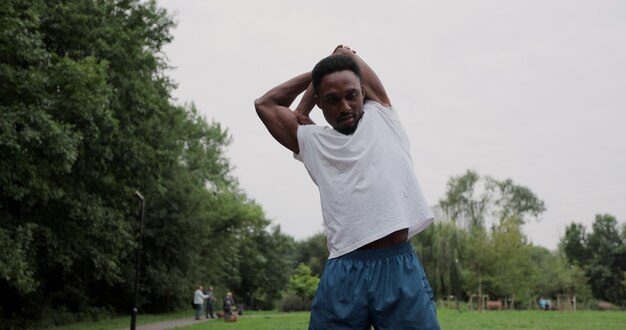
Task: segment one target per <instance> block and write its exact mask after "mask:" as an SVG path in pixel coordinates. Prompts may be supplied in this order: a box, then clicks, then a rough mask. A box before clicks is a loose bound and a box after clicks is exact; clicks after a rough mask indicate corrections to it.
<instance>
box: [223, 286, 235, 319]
mask: <svg viewBox="0 0 626 330" xmlns="http://www.w3.org/2000/svg"><path fill="white" fill-rule="evenodd" d="M233 306H235V300H234V299H233V294H232V293H231V292H228V293H227V294H226V297H224V320H225V321H229V320H230V315H231V314H232V313H233Z"/></svg>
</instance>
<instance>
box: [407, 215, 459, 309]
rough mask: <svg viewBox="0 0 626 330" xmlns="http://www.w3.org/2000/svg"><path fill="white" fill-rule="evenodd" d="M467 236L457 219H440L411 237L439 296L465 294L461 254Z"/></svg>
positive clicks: (435, 292) (434, 291)
mask: <svg viewBox="0 0 626 330" xmlns="http://www.w3.org/2000/svg"><path fill="white" fill-rule="evenodd" d="M466 236H467V235H466V233H465V232H464V231H463V230H462V229H461V228H458V227H457V226H456V225H455V224H454V223H452V222H439V221H438V222H435V223H434V224H433V225H431V226H430V227H429V228H428V229H426V230H424V231H423V232H421V233H420V234H419V235H417V236H415V237H414V238H413V239H412V241H413V246H414V247H415V251H416V253H417V255H418V256H419V258H420V261H421V262H422V265H423V267H424V269H425V270H426V274H427V276H428V279H429V281H430V284H431V286H432V289H433V293H434V294H435V296H436V297H447V296H455V297H457V299H462V298H463V283H462V282H461V271H462V270H461V260H460V259H461V257H460V254H461V252H462V249H463V245H464V242H465V239H466Z"/></svg>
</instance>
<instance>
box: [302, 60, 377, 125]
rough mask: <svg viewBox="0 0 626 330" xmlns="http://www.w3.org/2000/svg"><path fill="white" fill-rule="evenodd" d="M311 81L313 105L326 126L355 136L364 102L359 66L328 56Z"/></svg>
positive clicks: (320, 63)
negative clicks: (322, 115) (321, 113)
mask: <svg viewBox="0 0 626 330" xmlns="http://www.w3.org/2000/svg"><path fill="white" fill-rule="evenodd" d="M312 79H313V89H314V90H315V101H316V103H317V106H318V107H319V108H320V109H322V112H323V113H324V118H326V121H327V122H328V124H330V126H332V127H333V128H334V129H335V130H337V131H338V132H340V133H343V134H352V133H354V131H355V130H356V127H357V124H358V122H359V119H361V116H362V115H363V100H364V98H365V94H364V92H363V86H362V85H361V71H360V70H359V66H358V64H357V63H356V62H355V61H354V60H353V59H351V58H350V57H347V56H343V55H331V56H329V57H327V58H325V59H323V60H321V61H320V62H319V63H317V65H315V67H314V68H313V72H312Z"/></svg>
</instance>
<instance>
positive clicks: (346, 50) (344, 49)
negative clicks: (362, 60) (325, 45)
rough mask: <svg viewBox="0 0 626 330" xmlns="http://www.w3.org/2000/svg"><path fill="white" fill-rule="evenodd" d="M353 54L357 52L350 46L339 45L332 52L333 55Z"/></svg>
mask: <svg viewBox="0 0 626 330" xmlns="http://www.w3.org/2000/svg"><path fill="white" fill-rule="evenodd" d="M352 54H356V51H355V50H352V49H350V46H344V45H338V46H337V47H335V50H333V52H332V53H331V55H345V56H350V55H352Z"/></svg>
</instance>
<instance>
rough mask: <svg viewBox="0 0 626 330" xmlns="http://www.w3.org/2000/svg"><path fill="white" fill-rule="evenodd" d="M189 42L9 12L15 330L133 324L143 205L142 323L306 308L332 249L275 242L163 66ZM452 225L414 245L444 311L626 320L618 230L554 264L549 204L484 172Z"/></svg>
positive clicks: (5, 213)
mask: <svg viewBox="0 0 626 330" xmlns="http://www.w3.org/2000/svg"><path fill="white" fill-rule="evenodd" d="M173 26H174V22H173V21H172V18H171V17H170V16H169V15H168V13H167V12H166V11H165V10H164V9H161V8H159V7H158V6H157V4H156V2H155V1H139V0H93V1H79V0H64V1H54V2H51V1H44V0H34V1H31V0H28V1H26V0H8V1H2V2H1V3H0V155H2V157H0V249H1V250H2V253H1V254H0V293H1V294H0V325H2V326H1V327H5V328H23V327H27V326H34V327H43V326H45V325H47V324H63V323H70V322H75V321H80V320H93V319H98V318H102V317H107V316H110V315H115V314H128V313H129V312H130V309H131V307H132V296H133V284H134V283H133V282H134V276H135V262H136V257H137V251H138V241H139V239H138V238H139V237H138V235H139V220H138V215H139V203H138V201H137V199H136V198H135V197H134V193H135V192H136V191H139V192H141V194H143V195H144V196H145V203H146V204H145V211H146V212H145V220H144V223H145V227H144V230H143V248H142V250H141V251H142V252H141V260H142V262H141V267H140V277H139V294H138V307H139V311H140V313H148V312H149V313H158V312H167V311H174V310H180V309H182V308H188V304H189V300H190V297H191V295H192V293H193V290H194V289H195V288H196V287H197V286H198V285H204V286H205V287H206V286H208V285H212V286H214V287H215V288H216V294H217V295H218V296H219V295H223V294H224V293H225V292H226V291H232V292H233V293H234V294H235V297H236V299H237V301H238V302H239V303H245V304H246V305H247V307H250V308H255V309H270V308H274V307H276V306H277V305H278V304H279V303H280V304H281V306H283V307H284V308H285V309H291V308H292V307H290V306H293V308H306V306H307V301H308V300H310V298H311V296H312V295H313V293H314V290H313V289H312V288H314V287H315V286H316V283H317V282H316V281H317V280H316V279H317V278H319V276H320V275H321V273H322V271H323V267H324V263H325V261H326V259H327V257H328V251H327V249H326V238H325V236H324V235H323V234H317V235H314V236H312V237H311V238H309V239H307V240H303V241H295V240H294V239H293V237H291V236H289V235H286V234H284V233H282V232H281V230H280V227H279V226H275V225H272V223H271V221H270V220H269V219H268V218H267V217H266V216H265V214H264V212H263V210H262V207H261V206H260V205H258V204H257V203H255V201H254V200H253V199H251V198H250V197H249V196H247V195H246V194H245V192H244V191H242V190H241V188H240V187H239V186H238V184H237V180H236V178H235V177H233V175H232V172H231V169H232V166H231V164H230V162H229V160H228V159H227V158H226V156H225V151H226V148H227V147H228V145H229V143H230V142H231V139H232V137H231V136H230V134H229V133H228V131H227V129H225V128H223V127H222V126H221V125H220V124H219V123H218V122H215V121H207V120H206V119H205V118H203V117H202V116H200V115H199V114H198V111H197V109H196V107H195V106H194V105H193V104H185V105H180V104H176V103H175V102H173V100H172V97H171V92H172V91H173V89H174V88H175V87H176V86H175V83H174V82H173V81H171V80H170V79H169V77H168V76H167V74H166V71H167V69H168V64H167V61H166V60H165V57H164V55H163V53H162V52H161V49H162V47H163V46H164V45H165V44H167V43H169V42H170V41H171V40H172V36H171V34H170V30H171V29H172V28H173ZM437 210H438V218H439V219H443V220H445V221H437V222H436V223H435V225H433V226H431V228H430V229H428V230H426V231H424V232H423V233H421V234H419V235H418V236H416V237H415V238H414V239H413V244H414V246H415V247H416V250H417V252H418V255H419V256H420V258H421V259H422V262H423V263H424V267H425V268H426V271H427V274H429V277H430V278H431V284H432V286H433V289H434V291H435V293H436V295H437V296H438V297H440V298H443V297H449V296H455V297H458V299H459V300H461V299H466V298H467V297H468V296H470V295H471V294H473V293H476V292H485V293H488V294H489V295H490V296H493V297H511V298H513V299H514V300H515V301H517V302H524V301H527V300H529V299H532V297H533V296H535V295H537V294H539V293H542V294H545V295H549V294H553V293H556V292H572V293H576V294H577V295H578V296H579V297H581V298H585V299H587V298H589V299H591V298H592V297H595V298H598V299H605V300H608V301H611V302H614V303H618V304H620V303H621V304H623V301H624V286H625V283H624V274H623V270H624V269H625V265H624V259H625V258H624V241H625V237H626V233H625V231H624V229H623V228H622V229H621V231H620V229H619V228H618V227H617V222H616V219H615V218H613V217H611V216H610V215H602V216H599V219H601V220H598V219H596V222H597V223H598V224H597V225H596V224H595V223H594V227H593V232H590V233H586V232H585V231H584V227H582V225H577V224H572V226H570V227H568V230H567V233H566V235H565V237H564V238H563V240H562V243H561V245H560V248H559V250H558V251H548V250H547V249H544V248H541V247H536V246H533V245H531V244H529V243H528V242H527V241H526V238H525V237H524V235H523V233H522V232H521V225H522V224H523V223H524V222H525V221H528V219H531V218H534V217H537V216H538V215H539V214H540V213H541V212H543V211H544V210H545V206H544V203H543V202H542V201H541V200H540V199H539V198H538V197H537V196H535V195H534V194H533V193H532V192H531V191H530V190H529V189H528V188H525V187H523V186H520V185H517V184H515V183H514V182H512V181H511V180H504V181H499V180H495V179H493V178H490V177H480V176H479V175H478V174H477V173H475V172H472V171H468V172H467V173H465V174H464V175H461V176H459V177H454V178H452V179H451V180H450V182H449V183H448V187H447V192H446V195H445V196H444V198H442V200H441V201H440V203H439V205H438V207H437ZM607 260H608V261H607ZM281 299H282V302H281Z"/></svg>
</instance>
